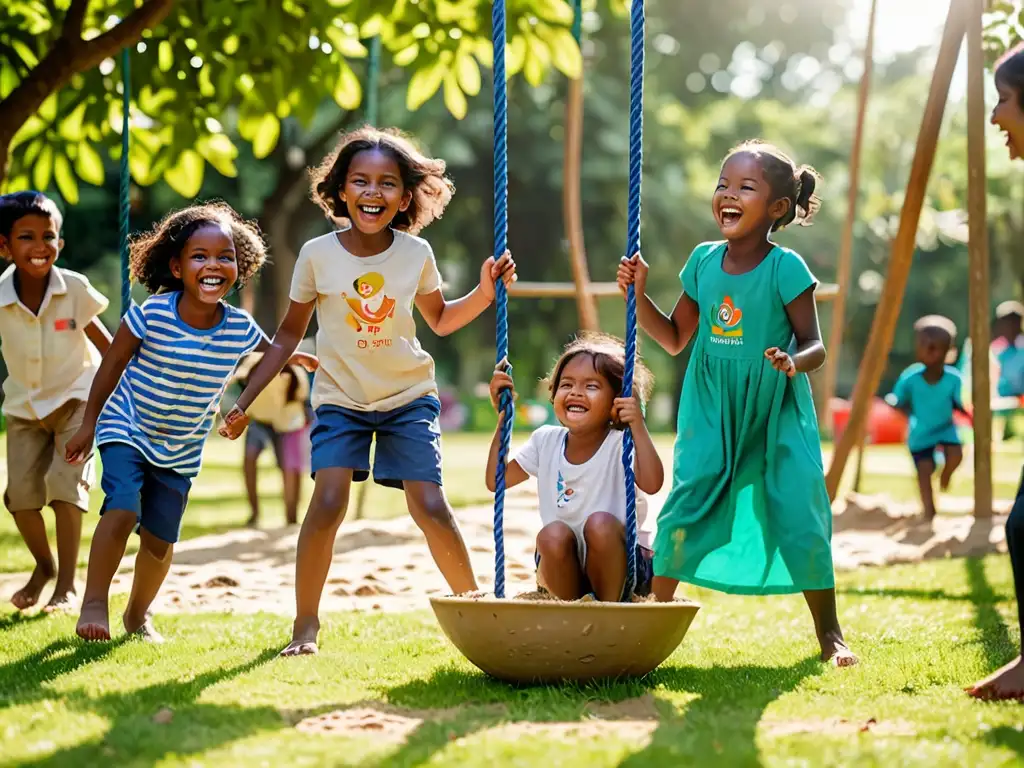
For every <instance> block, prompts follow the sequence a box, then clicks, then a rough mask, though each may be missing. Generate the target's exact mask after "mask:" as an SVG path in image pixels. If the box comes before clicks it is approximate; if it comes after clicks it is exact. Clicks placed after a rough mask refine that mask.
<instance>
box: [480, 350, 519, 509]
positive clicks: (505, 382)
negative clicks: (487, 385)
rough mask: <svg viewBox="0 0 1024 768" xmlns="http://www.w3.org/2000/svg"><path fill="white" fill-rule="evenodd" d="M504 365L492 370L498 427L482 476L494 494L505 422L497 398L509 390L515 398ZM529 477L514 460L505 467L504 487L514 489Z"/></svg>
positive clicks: (509, 377)
mask: <svg viewBox="0 0 1024 768" xmlns="http://www.w3.org/2000/svg"><path fill="white" fill-rule="evenodd" d="M504 368H505V366H504V364H499V365H498V367H497V368H495V369H494V376H493V377H492V378H491V403H493V404H494V409H495V410H496V411H497V412H498V425H497V426H496V427H495V428H494V437H493V438H491V450H490V453H488V454H487V474H486V475H485V476H484V482H486V483H487V490H488V491H490V492H491V493H494V483H495V476H496V474H497V472H498V449H499V448H500V447H501V425H502V423H504V421H505V414H503V413H502V412H501V409H500V406H499V404H498V403H499V397H500V395H501V392H502V390H505V389H507V390H509V391H511V392H512V397H515V393H516V391H515V387H514V386H513V384H512V377H511V376H509V375H508V374H507V373H505V370H504ZM529 477H530V476H529V475H528V474H526V470H524V469H523V468H522V467H521V466H519V462H517V461H516V460H515V459H513V460H512V461H510V462H508V464H506V465H505V487H506V488H514V487H515V486H517V485H519V484H520V483H522V482H525V481H526V480H527V479H528V478H529Z"/></svg>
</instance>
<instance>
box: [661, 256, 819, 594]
mask: <svg viewBox="0 0 1024 768" xmlns="http://www.w3.org/2000/svg"><path fill="white" fill-rule="evenodd" d="M725 250H726V244H725V243H724V242H717V243H704V244H702V245H699V246H697V248H696V249H695V250H694V252H693V254H691V256H690V258H689V260H688V261H687V262H686V266H685V267H684V268H683V271H682V273H681V274H680V279H681V280H682V283H683V292H684V293H685V294H686V295H687V296H689V297H690V298H692V299H693V300H694V301H695V302H696V303H697V306H698V307H699V308H700V324H699V326H698V329H697V331H696V333H695V335H694V340H693V351H692V354H691V357H690V364H689V367H688V368H687V371H686V378H685V379H684V381H683V391H682V395H681V396H680V403H679V421H678V425H677V432H678V434H677V436H676V444H675V460H674V470H673V485H672V490H671V492H670V494H669V496H668V499H667V500H666V502H665V506H664V508H663V509H662V511H661V514H660V515H659V517H658V533H657V538H656V541H655V548H654V551H655V553H656V554H655V559H654V572H655V574H656V575H658V576H669V577H672V578H675V579H679V580H680V581H685V582H689V583H691V584H696V585H699V586H703V587H708V588H711V589H716V590H719V591H722V592H731V593H734V594H747V595H766V594H785V593H792V592H800V591H803V590H807V589H829V588H832V587H833V586H834V584H835V582H834V576H833V570H832V547H831V539H832V510H831V507H830V505H829V500H828V493H827V492H826V490H825V476H824V471H823V469H822V461H821V443H820V439H819V437H818V425H817V419H816V417H815V413H814V402H813V400H812V398H811V387H810V383H809V382H808V379H807V376H806V374H802V373H801V374H797V375H796V376H794V377H793V378H792V379H790V378H788V377H787V376H786V375H785V374H783V373H780V372H779V371H776V370H775V369H774V368H772V366H771V363H770V362H769V361H768V360H767V359H766V358H765V356H764V353H765V350H766V349H768V348H770V347H780V348H783V349H790V348H791V345H792V344H793V343H794V338H793V328H792V326H791V325H790V323H789V319H788V317H787V316H786V309H785V307H786V305H787V304H789V303H790V302H791V301H793V300H794V299H795V298H797V297H798V296H799V295H800V294H802V293H803V292H804V291H806V290H807V289H808V288H810V287H812V286H815V285H817V281H816V280H815V278H814V276H813V275H812V274H811V272H810V270H809V269H808V267H807V264H806V263H805V262H804V260H803V259H802V258H801V257H800V255H799V254H797V253H795V252H793V251H791V250H788V249H786V248H782V247H780V246H775V247H774V249H773V250H772V251H771V253H769V254H768V256H767V257H765V259H764V261H763V262H761V264H759V265H758V266H757V267H756V268H754V269H752V270H751V271H750V272H747V273H745V274H742V275H730V274H727V273H726V272H725V271H724V270H723V269H722V259H723V257H724V255H725Z"/></svg>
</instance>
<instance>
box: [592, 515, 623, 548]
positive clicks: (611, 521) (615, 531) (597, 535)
mask: <svg viewBox="0 0 1024 768" xmlns="http://www.w3.org/2000/svg"><path fill="white" fill-rule="evenodd" d="M625 537H626V528H625V526H624V525H623V524H622V523H621V522H619V520H618V519H617V518H616V517H615V515H612V514H609V513H608V512H595V513H594V514H592V515H591V516H590V517H588V518H587V522H586V523H585V524H584V525H583V538H584V539H586V541H587V548H588V549H595V550H604V549H607V548H609V547H619V548H621V547H622V546H623V542H624V541H625Z"/></svg>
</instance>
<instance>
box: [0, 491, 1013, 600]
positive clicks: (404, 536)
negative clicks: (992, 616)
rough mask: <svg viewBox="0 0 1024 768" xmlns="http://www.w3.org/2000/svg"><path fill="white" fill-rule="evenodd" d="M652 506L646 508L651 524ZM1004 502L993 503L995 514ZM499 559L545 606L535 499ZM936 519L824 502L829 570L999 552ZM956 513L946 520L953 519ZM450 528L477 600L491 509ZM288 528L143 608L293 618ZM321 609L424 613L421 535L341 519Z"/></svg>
mask: <svg viewBox="0 0 1024 768" xmlns="http://www.w3.org/2000/svg"><path fill="white" fill-rule="evenodd" d="M660 500H661V499H660V497H659V498H658V499H656V500H652V505H651V506H652V511H651V514H652V516H655V515H656V513H657V507H658V503H659V502H660ZM1008 506H1009V503H1008V502H999V503H997V511H998V512H1000V513H1005V512H1006V510H1007V507H1008ZM506 507H507V509H506V512H507V515H506V525H505V558H506V576H507V579H508V586H509V588H508V593H509V595H516V594H517V593H518V592H522V593H523V594H519V595H517V597H518V599H521V600H551V599H553V598H552V596H551V595H548V594H542V593H540V592H539V591H537V590H536V589H535V588H534V587H533V585H534V584H535V581H534V579H535V575H534V574H535V568H534V559H533V558H534V548H535V547H534V542H535V538H536V534H537V530H538V529H539V527H540V519H539V516H538V515H537V510H536V505H535V499H534V498H533V497H532V496H530V495H529V494H528V493H517V494H515V495H513V496H510V497H509V498H508V499H507V500H506ZM939 508H940V510H942V512H943V513H944V514H941V515H940V516H939V517H938V519H937V520H935V521H934V523H932V524H923V523H921V522H920V520H918V519H917V518H915V517H914V516H913V515H914V513H915V512H916V507H915V506H914V505H909V504H903V505H899V504H892V503H890V502H888V501H887V500H885V499H882V498H877V497H876V498H872V497H866V496H850V497H849V498H848V499H846V500H844V501H842V502H839V503H837V504H836V510H835V511H836V513H837V514H836V515H835V517H834V522H835V525H834V528H835V534H834V536H833V539H832V545H833V555H834V560H835V564H836V568H837V569H839V570H848V569H854V568H858V567H861V566H864V565H889V564H892V563H907V562H918V561H920V560H926V559H929V558H939V557H966V556H976V555H981V554H985V553H988V552H1005V551H1006V541H1005V535H1004V526H1005V523H1006V517H1005V514H999V515H997V516H995V517H992V518H990V519H988V520H975V519H973V518H972V517H971V516H970V515H969V514H966V513H967V512H969V509H970V504H969V500H967V499H954V498H949V497H942V498H940V500H939ZM961 512H962V513H964V514H957V513H961ZM456 517H457V519H458V522H459V526H460V528H461V530H462V534H463V537H464V538H465V540H466V544H467V546H468V548H469V552H470V561H471V564H472V567H473V571H474V572H475V573H476V574H477V579H478V581H479V585H480V588H481V592H482V593H491V592H492V591H493V588H494V562H493V558H492V553H493V544H492V530H493V522H492V521H493V511H492V510H491V508H490V507H474V508H468V509H460V510H458V511H457V512H456ZM297 539H298V528H297V527H296V526H291V527H283V528H277V529H267V530H252V529H248V528H246V529H240V530H235V531H228V532H226V533H222V534H216V535H211V536H203V537H201V538H198V539H190V540H187V541H183V542H181V543H180V544H178V545H177V546H176V547H175V552H174V562H173V564H172V566H171V570H170V574H169V575H168V577H167V581H166V583H165V585H164V587H163V589H162V590H161V592H160V595H159V596H158V597H157V601H156V603H155V605H154V608H155V610H157V611H158V612H160V611H162V612H185V613H189V612H204V611H215V612H227V613H232V612H237V613H253V612H257V611H267V612H272V613H279V614H283V615H286V616H290V615H293V614H294V612H295V598H294V588H295V587H294V585H295V548H296V543H297ZM133 566H134V558H133V557H131V556H129V557H126V558H125V559H124V560H123V561H122V562H121V563H120V566H119V570H118V573H119V574H120V575H119V576H118V577H117V579H115V583H114V584H113V591H114V592H127V591H129V590H130V589H131V581H132V580H131V575H130V574H131V572H132V569H133ZM27 578H28V574H27V573H20V574H4V575H2V576H0V599H6V598H7V597H9V596H10V595H12V594H13V593H14V592H15V591H16V590H17V589H19V588H20V587H21V586H22V585H23V584H24V583H25V580H26V579H27ZM327 583H328V587H327V589H326V590H325V593H324V597H323V602H322V604H321V607H322V609H323V610H324V611H408V610H416V609H424V608H427V607H428V600H429V598H430V597H431V596H441V595H447V594H449V593H450V590H449V588H448V585H447V584H446V583H445V581H444V579H443V578H442V577H441V574H440V572H439V571H438V570H437V568H436V567H435V566H434V563H433V561H432V560H431V559H430V555H429V552H428V551H427V547H426V543H425V542H424V541H423V535H422V534H421V533H420V531H419V530H418V529H417V527H416V525H415V523H413V522H412V520H411V518H408V517H402V518H398V519H395V520H389V521H386V522H380V521H354V522H346V523H345V524H344V525H343V526H342V529H341V533H340V534H339V536H338V538H337V540H336V542H335V546H334V560H333V562H332V564H331V569H330V573H329V574H328V579H327Z"/></svg>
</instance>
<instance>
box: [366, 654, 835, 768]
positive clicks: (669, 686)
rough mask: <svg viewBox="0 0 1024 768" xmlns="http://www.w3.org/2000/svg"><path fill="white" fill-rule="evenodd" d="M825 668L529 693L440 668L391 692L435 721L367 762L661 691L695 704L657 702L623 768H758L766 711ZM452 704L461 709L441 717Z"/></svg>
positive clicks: (416, 754) (422, 758)
mask: <svg viewBox="0 0 1024 768" xmlns="http://www.w3.org/2000/svg"><path fill="white" fill-rule="evenodd" d="M824 669H825V667H823V665H822V664H821V662H820V661H819V660H818V659H817V658H816V657H812V658H809V659H806V660H804V661H802V662H799V663H796V664H793V665H791V666H789V667H784V668H768V667H752V666H742V667H715V668H710V669H705V668H691V667H665V668H661V669H659V670H655V671H654V672H653V673H651V674H650V675H648V676H647V677H646V678H644V679H642V680H629V681H621V682H614V681H613V682H596V683H592V684H587V685H571V684H570V685H566V686H558V687H554V686H538V687H531V688H527V687H522V688H516V687H511V686H508V685H506V684H504V683H500V682H498V681H495V680H492V679H491V678H488V677H486V676H484V675H482V674H480V673H472V672H464V671H461V670H458V669H453V668H447V669H441V670H438V671H436V672H435V673H434V674H433V675H432V676H431V677H430V678H429V679H427V680H418V681H414V682H411V683H408V684H406V685H403V686H400V687H397V688H392V689H388V690H385V691H383V693H384V694H385V696H386V697H387V700H388V701H389V702H391V703H392V704H394V705H397V706H401V707H408V708H410V709H414V710H420V711H423V710H427V711H429V710H432V709H434V710H436V711H437V717H436V718H435V719H430V720H425V721H424V722H423V723H422V724H421V725H420V726H419V727H418V728H417V729H416V730H415V731H413V732H412V733H411V734H410V735H409V737H408V738H407V739H406V741H405V743H404V744H403V745H402V746H401V747H399V748H398V749H397V750H395V751H391V752H388V753H386V754H384V755H381V756H379V757H378V758H377V761H376V762H374V763H369V764H372V765H374V766H379V767H381V768H382V767H383V766H390V765H420V764H424V763H427V762H430V760H431V758H433V757H434V756H435V755H436V754H437V753H439V752H440V751H442V750H443V749H444V748H445V747H446V746H447V745H448V744H449V743H450V742H451V741H452V740H454V739H458V738H461V737H464V736H469V735H472V734H474V733H478V732H481V731H485V730H488V729H490V728H493V727H496V726H499V725H502V724H506V723H512V724H514V723H531V724H541V725H543V724H544V723H552V724H554V723H577V722H579V723H582V722H584V721H586V720H587V719H588V718H590V717H592V716H593V715H592V713H591V712H590V710H588V708H587V705H588V704H591V703H597V702H611V703H614V702H620V701H624V700H626V699H632V698H635V697H639V696H642V695H643V694H644V693H646V692H648V691H649V690H652V689H663V690H667V691H672V692H675V693H689V694H694V695H695V698H694V700H693V701H692V702H690V703H689V704H688V705H686V706H685V707H683V708H681V709H679V710H677V709H675V708H674V707H673V706H672V705H671V704H669V703H667V702H659V703H658V710H659V715H658V725H657V727H656V729H655V731H654V734H653V736H652V737H651V740H650V743H649V744H648V745H647V746H646V747H644V748H643V749H641V750H640V751H639V752H636V753H634V754H632V755H630V756H629V757H627V758H626V759H625V760H624V761H623V762H622V763H621V765H623V766H629V767H630V768H638V767H639V766H648V765H651V766H665V765H684V764H712V762H713V763H714V764H719V765H729V766H734V765H744V766H747V765H749V766H757V765H760V754H759V751H758V748H757V743H756V734H757V725H758V723H759V722H760V720H761V717H762V715H763V714H764V711H765V709H766V708H767V707H768V706H769V705H770V704H771V703H772V702H773V701H775V700H776V699H778V698H779V697H780V696H782V695H783V694H785V693H788V692H790V691H793V690H795V689H796V688H797V687H798V686H799V685H800V683H801V682H802V681H803V680H805V679H806V678H808V677H810V676H813V675H815V674H818V673H820V672H821V671H823V670H824ZM452 707H457V708H458V710H457V711H455V712H452V711H449V712H447V713H443V712H442V711H441V710H443V709H449V710H450V708H452ZM537 735H538V736H539V735H540V734H537Z"/></svg>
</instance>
